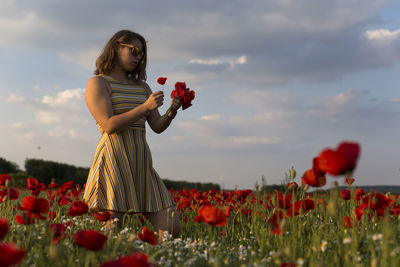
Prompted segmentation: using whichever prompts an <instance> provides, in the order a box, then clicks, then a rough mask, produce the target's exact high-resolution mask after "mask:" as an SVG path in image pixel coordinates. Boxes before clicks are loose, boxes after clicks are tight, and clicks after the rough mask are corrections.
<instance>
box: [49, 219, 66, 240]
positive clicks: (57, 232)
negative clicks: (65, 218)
mask: <svg viewBox="0 0 400 267" xmlns="http://www.w3.org/2000/svg"><path fill="white" fill-rule="evenodd" d="M50 233H51V235H52V237H53V239H52V242H53V243H54V244H57V243H58V242H59V241H60V240H61V239H63V238H64V237H65V225H64V224H62V223H53V224H50Z"/></svg>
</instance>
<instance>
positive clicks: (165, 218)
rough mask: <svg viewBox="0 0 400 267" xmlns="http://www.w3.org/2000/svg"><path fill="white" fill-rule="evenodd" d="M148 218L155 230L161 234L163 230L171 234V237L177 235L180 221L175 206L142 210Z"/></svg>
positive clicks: (179, 229)
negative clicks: (151, 210) (150, 210)
mask: <svg viewBox="0 0 400 267" xmlns="http://www.w3.org/2000/svg"><path fill="white" fill-rule="evenodd" d="M142 213H143V215H144V216H146V218H148V219H149V221H150V222H151V224H152V225H153V226H154V228H155V230H156V231H158V232H159V234H160V235H161V234H162V233H163V232H164V231H168V232H169V233H170V234H172V236H173V238H176V237H178V236H179V233H180V231H181V223H180V222H179V216H178V212H177V211H176V207H175V206H172V207H169V208H167V209H165V210H161V211H158V212H142Z"/></svg>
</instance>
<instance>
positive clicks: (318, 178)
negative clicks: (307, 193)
mask: <svg viewBox="0 0 400 267" xmlns="http://www.w3.org/2000/svg"><path fill="white" fill-rule="evenodd" d="M301 184H302V185H306V184H308V185H310V186H314V187H321V186H324V185H325V184H326V176H325V175H319V174H318V171H315V169H309V170H308V171H306V172H305V173H304V174H303V177H301Z"/></svg>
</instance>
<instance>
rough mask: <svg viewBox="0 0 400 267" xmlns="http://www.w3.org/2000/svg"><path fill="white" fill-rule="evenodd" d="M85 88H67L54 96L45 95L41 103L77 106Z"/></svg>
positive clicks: (54, 105)
mask: <svg viewBox="0 0 400 267" xmlns="http://www.w3.org/2000/svg"><path fill="white" fill-rule="evenodd" d="M84 91H85V89H82V88H77V89H67V90H64V91H61V92H59V93H57V95H56V96H52V95H45V96H43V98H42V103H43V104H46V105H48V106H50V107H53V108H54V107H58V108H59V107H68V108H70V107H75V108H76V107H78V106H81V104H82V103H81V102H82V99H83V95H84Z"/></svg>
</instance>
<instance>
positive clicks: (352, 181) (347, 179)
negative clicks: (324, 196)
mask: <svg viewBox="0 0 400 267" xmlns="http://www.w3.org/2000/svg"><path fill="white" fill-rule="evenodd" d="M354 181H355V179H354V178H351V177H346V179H344V182H345V183H346V184H347V185H352V184H353V183H354Z"/></svg>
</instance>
